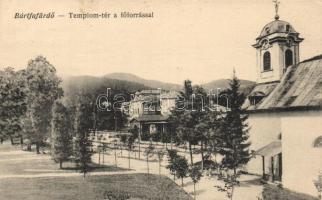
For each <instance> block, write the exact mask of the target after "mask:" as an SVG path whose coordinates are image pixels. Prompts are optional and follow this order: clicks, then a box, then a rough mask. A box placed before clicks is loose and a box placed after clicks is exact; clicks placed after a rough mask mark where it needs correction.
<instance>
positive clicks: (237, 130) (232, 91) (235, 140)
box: [221, 73, 250, 175]
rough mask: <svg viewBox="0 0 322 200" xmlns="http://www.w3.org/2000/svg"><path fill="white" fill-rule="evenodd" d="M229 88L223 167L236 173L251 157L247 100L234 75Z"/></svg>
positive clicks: (224, 120) (224, 123) (225, 117)
mask: <svg viewBox="0 0 322 200" xmlns="http://www.w3.org/2000/svg"><path fill="white" fill-rule="evenodd" d="M229 86H230V88H229V89H228V90H227V95H228V97H229V101H230V102H229V103H230V109H229V110H228V111H227V113H226V115H225V116H224V118H223V124H222V131H223V133H224V134H223V135H224V138H223V139H224V143H223V148H222V150H221V153H222V154H223V155H224V158H223V161H222V163H223V167H225V168H228V169H231V170H233V171H234V175H236V171H237V169H238V167H240V166H242V165H244V164H246V163H247V162H248V161H249V159H250V154H249V149H248V148H249V146H250V142H249V141H248V138H249V136H248V131H249V128H248V124H247V123H246V120H247V117H248V116H247V115H246V114H244V111H243V109H242V104H243V102H244V100H245V96H244V94H242V93H240V92H239V87H240V81H239V80H238V78H237V77H236V76H235V73H234V76H233V79H232V80H231V81H230V83H229Z"/></svg>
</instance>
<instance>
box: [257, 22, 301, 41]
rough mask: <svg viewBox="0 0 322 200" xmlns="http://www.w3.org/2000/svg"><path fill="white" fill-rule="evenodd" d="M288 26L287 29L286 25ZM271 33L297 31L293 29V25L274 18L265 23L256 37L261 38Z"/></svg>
mask: <svg viewBox="0 0 322 200" xmlns="http://www.w3.org/2000/svg"><path fill="white" fill-rule="evenodd" d="M287 26H288V30H287V28H286V27H287ZM273 33H291V34H292V33H295V34H297V32H296V31H295V29H294V28H293V26H292V25H291V24H290V23H288V22H286V21H282V20H274V21H272V22H270V23H268V24H266V25H265V26H264V27H263V29H262V31H261V33H260V35H259V36H258V38H263V37H265V36H267V35H270V34H273Z"/></svg>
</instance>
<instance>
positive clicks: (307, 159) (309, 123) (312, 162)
mask: <svg viewBox="0 0 322 200" xmlns="http://www.w3.org/2000/svg"><path fill="white" fill-rule="evenodd" d="M320 135H322V111H311V112H297V113H289V114H286V115H285V116H284V117H282V152H283V177H282V179H283V180H282V182H283V185H284V187H286V188H289V189H291V190H295V191H298V192H303V193H308V194H311V195H314V196H316V195H317V191H316V189H315V186H314V184H313V180H314V179H315V178H317V175H318V173H319V171H321V170H322V149H321V148H313V142H314V140H315V139H316V138H317V137H318V136H320Z"/></svg>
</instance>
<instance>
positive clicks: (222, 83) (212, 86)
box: [202, 79, 256, 94]
mask: <svg viewBox="0 0 322 200" xmlns="http://www.w3.org/2000/svg"><path fill="white" fill-rule="evenodd" d="M255 84H256V83H255V82H253V81H248V80H240V89H241V90H242V91H243V93H245V94H248V93H249V92H251V90H252V89H253V88H254V86H255ZM202 87H204V88H205V89H206V90H213V91H216V90H217V89H218V88H220V91H224V90H226V89H227V88H228V87H229V79H218V80H214V81H211V82H209V83H205V84H202Z"/></svg>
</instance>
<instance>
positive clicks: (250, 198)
mask: <svg viewBox="0 0 322 200" xmlns="http://www.w3.org/2000/svg"><path fill="white" fill-rule="evenodd" d="M10 155H12V156H13V157H14V158H11V156H10ZM127 156H128V151H126V150H123V151H122V155H121V152H120V151H119V150H118V151H117V160H116V162H115V156H114V153H113V152H110V154H106V155H104V165H107V166H113V165H116V164H117V167H121V168H125V169H128V168H129V163H128V158H127ZM137 156H138V155H137V154H136V157H137ZM131 157H132V159H131V161H130V168H131V170H125V171H112V172H106V171H105V172H90V173H88V175H87V176H102V175H117V174H134V173H147V163H146V160H145V159H134V157H135V155H134V153H131ZM141 158H145V157H144V156H143V153H141ZM32 159H34V160H39V159H43V160H46V159H47V160H49V159H50V157H49V155H36V154H34V153H33V152H25V151H21V150H15V151H6V152H2V151H0V167H1V163H3V162H5V161H8V162H14V161H17V160H20V161H24V160H26V161H27V160H32ZM194 159H195V161H198V157H196V158H194ZM92 160H93V162H94V163H98V161H99V159H98V154H94V155H93V157H92ZM150 160H152V161H150V162H149V173H151V174H159V163H158V162H157V158H156V156H155V157H152V158H151V159H150ZM102 161H103V158H102V156H101V158H100V162H101V164H102ZM28 162H29V161H28ZM166 165H167V158H166V157H164V160H163V162H162V163H161V174H162V175H165V176H168V177H169V178H171V179H173V176H172V175H171V174H170V173H169V170H168V169H166V168H165V166H166ZM56 171H57V170H55V169H44V170H41V169H39V168H38V169H36V168H35V169H33V168H32V167H31V168H30V167H29V168H28V169H24V172H36V173H33V174H28V173H27V174H0V179H2V180H4V179H8V178H41V177H73V176H82V175H81V174H80V173H79V172H75V171H72V172H66V173H65V172H58V171H57V172H56ZM37 172H38V173H37ZM48 172H50V173H48ZM257 179H258V177H256V176H248V175H247V176H243V177H242V178H241V186H240V187H238V188H236V191H235V195H234V200H257V199H258V198H257V196H259V194H260V193H261V191H262V185H260V184H258V180H257ZM175 182H176V183H177V184H178V185H179V186H181V180H175ZM221 184H222V182H219V181H218V180H216V178H213V177H208V176H206V175H205V174H204V177H202V179H201V180H200V182H199V183H198V184H197V186H196V191H197V192H196V193H197V199H198V200H227V197H226V196H225V193H223V192H219V191H218V190H217V189H216V188H215V187H214V186H215V185H221ZM183 189H184V190H185V191H186V192H187V193H189V194H193V183H192V181H191V179H190V178H189V177H188V178H185V179H184V187H183Z"/></svg>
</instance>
